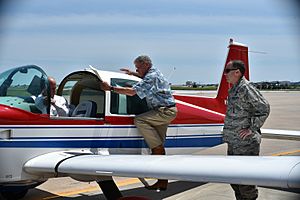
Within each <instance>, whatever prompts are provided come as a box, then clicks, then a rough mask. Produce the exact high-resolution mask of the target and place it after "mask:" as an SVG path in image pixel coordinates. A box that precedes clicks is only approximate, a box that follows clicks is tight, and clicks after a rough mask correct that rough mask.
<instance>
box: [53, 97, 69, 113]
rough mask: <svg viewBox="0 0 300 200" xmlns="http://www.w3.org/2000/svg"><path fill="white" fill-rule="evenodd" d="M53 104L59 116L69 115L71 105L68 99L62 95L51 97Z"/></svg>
mask: <svg viewBox="0 0 300 200" xmlns="http://www.w3.org/2000/svg"><path fill="white" fill-rule="evenodd" d="M51 104H52V105H53V106H54V107H55V109H56V111H57V114H58V116H62V117H65V116H69V106H68V102H67V100H66V99H65V98H64V97H62V96H55V98H54V99H51Z"/></svg>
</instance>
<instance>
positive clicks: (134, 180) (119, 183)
mask: <svg viewBox="0 0 300 200" xmlns="http://www.w3.org/2000/svg"><path fill="white" fill-rule="evenodd" d="M295 153H300V149H299V150H294V151H286V152H280V153H275V154H272V156H284V155H291V154H295ZM146 180H152V179H146ZM137 183H140V180H139V179H138V178H127V179H125V180H120V181H116V184H117V186H118V187H123V186H127V185H132V184H137ZM99 189H100V188H99V186H98V185H97V186H90V187H87V188H83V189H80V190H78V189H74V190H70V191H65V192H58V193H56V195H55V196H49V197H44V198H43V199H45V200H47V199H55V198H59V197H68V196H73V195H78V194H81V193H88V192H95V191H99Z"/></svg>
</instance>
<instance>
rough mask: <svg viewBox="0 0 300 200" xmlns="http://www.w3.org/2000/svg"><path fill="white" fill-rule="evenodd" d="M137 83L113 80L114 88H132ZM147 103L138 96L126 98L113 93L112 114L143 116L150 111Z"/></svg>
mask: <svg viewBox="0 0 300 200" xmlns="http://www.w3.org/2000/svg"><path fill="white" fill-rule="evenodd" d="M135 83H137V81H133V80H127V79H117V78H113V79H111V85H112V86H118V87H132V86H133V85H134V84H135ZM148 110H149V108H148V106H147V102H146V100H145V99H140V98H139V97H138V96H137V95H134V96H126V95H123V94H117V93H114V92H111V107H110V112H111V113H112V114H122V115H124V114H141V113H143V112H146V111H148Z"/></svg>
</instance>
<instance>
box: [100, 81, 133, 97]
mask: <svg viewBox="0 0 300 200" xmlns="http://www.w3.org/2000/svg"><path fill="white" fill-rule="evenodd" d="M101 89H102V90H105V91H109V90H110V91H112V92H116V93H118V94H125V95H128V96H134V95H135V94H136V91H135V90H134V89H133V88H130V87H115V86H111V85H109V84H108V83H107V82H102V83H101Z"/></svg>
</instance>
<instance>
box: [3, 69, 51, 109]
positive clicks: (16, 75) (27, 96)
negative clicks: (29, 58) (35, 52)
mask: <svg viewBox="0 0 300 200" xmlns="http://www.w3.org/2000/svg"><path fill="white" fill-rule="evenodd" d="M46 77H47V76H46V74H45V73H44V72H43V70H41V69H40V68H39V67H37V66H34V65H29V66H24V67H18V68H14V69H11V70H9V71H6V72H4V73H2V74H0V104H5V105H9V106H12V107H16V108H20V109H22V110H26V111H29V112H34V113H40V111H39V110H38V109H37V108H36V107H35V104H34V99H35V98H36V97H37V96H38V95H39V94H40V93H41V92H42V91H43V90H44V89H45V88H47V87H46V85H47V84H48V81H47V78H46Z"/></svg>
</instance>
